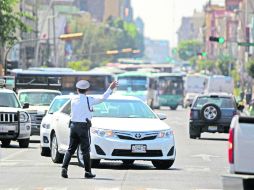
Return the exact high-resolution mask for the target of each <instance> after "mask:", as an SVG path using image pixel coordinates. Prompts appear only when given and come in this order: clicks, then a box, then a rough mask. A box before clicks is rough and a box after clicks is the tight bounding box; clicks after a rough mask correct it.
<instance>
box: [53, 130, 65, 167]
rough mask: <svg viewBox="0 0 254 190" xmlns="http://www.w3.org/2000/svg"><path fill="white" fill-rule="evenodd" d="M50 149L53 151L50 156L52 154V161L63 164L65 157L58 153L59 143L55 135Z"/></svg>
mask: <svg viewBox="0 0 254 190" xmlns="http://www.w3.org/2000/svg"><path fill="white" fill-rule="evenodd" d="M50 149H51V151H50V154H51V159H52V161H53V162H54V163H62V162H63V157H64V155H63V154H61V153H60V152H59V151H58V143H57V138H56V135H55V134H53V135H52V139H51V143H50Z"/></svg>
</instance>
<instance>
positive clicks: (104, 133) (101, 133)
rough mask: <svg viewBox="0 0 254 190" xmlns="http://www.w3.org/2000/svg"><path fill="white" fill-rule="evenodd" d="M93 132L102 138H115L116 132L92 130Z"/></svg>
mask: <svg viewBox="0 0 254 190" xmlns="http://www.w3.org/2000/svg"><path fill="white" fill-rule="evenodd" d="M91 132H92V133H93V134H96V135H98V136H100V137H114V136H115V134H114V132H113V131H112V130H108V129H97V128H91Z"/></svg>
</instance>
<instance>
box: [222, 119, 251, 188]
mask: <svg viewBox="0 0 254 190" xmlns="http://www.w3.org/2000/svg"><path fill="white" fill-rule="evenodd" d="M228 143H229V146H228V161H229V165H230V173H231V174H229V175H224V176H222V180H223V189H224V190H234V189H237V190H241V189H243V190H253V189H254V117H246V116H244V117H243V116H238V115H237V116H235V117H234V118H233V119H232V122H231V126H230V131H229V139H228Z"/></svg>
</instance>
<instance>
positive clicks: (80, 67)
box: [68, 59, 91, 71]
mask: <svg viewBox="0 0 254 190" xmlns="http://www.w3.org/2000/svg"><path fill="white" fill-rule="evenodd" d="M90 65H91V62H90V60H87V59H86V60H81V61H75V62H69V63H68V67H69V68H71V69H73V70H76V71H87V70H89V68H90Z"/></svg>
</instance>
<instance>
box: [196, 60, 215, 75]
mask: <svg viewBox="0 0 254 190" xmlns="http://www.w3.org/2000/svg"><path fill="white" fill-rule="evenodd" d="M197 68H198V71H204V70H206V71H209V72H213V71H214V70H215V63H214V61H212V60H198V61H197Z"/></svg>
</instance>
